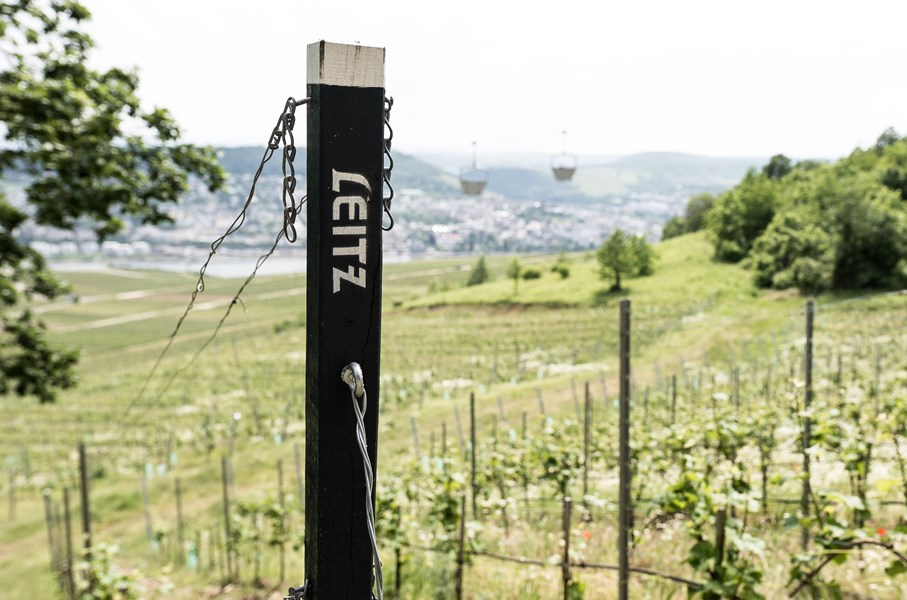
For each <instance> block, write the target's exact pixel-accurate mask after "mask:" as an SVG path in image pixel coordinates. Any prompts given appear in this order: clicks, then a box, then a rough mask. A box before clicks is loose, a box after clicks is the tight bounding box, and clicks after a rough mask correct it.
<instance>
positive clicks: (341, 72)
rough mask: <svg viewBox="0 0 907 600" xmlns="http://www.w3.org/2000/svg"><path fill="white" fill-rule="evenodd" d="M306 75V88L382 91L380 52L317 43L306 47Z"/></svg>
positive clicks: (350, 46)
mask: <svg viewBox="0 0 907 600" xmlns="http://www.w3.org/2000/svg"><path fill="white" fill-rule="evenodd" d="M306 71H307V73H306V82H307V83H310V84H321V85H338V86H343V87H359V88H383V87H384V48H373V47H371V46H352V45H349V44H334V43H332V42H326V41H324V40H321V41H319V42H315V43H314V44H309V46H308V56H307V67H306Z"/></svg>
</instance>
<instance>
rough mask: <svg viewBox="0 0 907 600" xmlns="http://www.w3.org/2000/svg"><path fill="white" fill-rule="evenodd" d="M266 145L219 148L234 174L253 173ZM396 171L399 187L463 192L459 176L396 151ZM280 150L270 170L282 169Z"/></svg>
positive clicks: (301, 168)
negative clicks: (262, 146) (263, 146)
mask: <svg viewBox="0 0 907 600" xmlns="http://www.w3.org/2000/svg"><path fill="white" fill-rule="evenodd" d="M263 153H264V149H263V148H261V147H259V146H240V147H236V148H219V149H218V158H219V159H220V164H221V166H222V167H223V168H224V170H225V171H227V172H228V173H231V174H248V175H252V174H253V173H255V170H256V169H257V168H258V164H259V162H261V158H262V155H263ZM393 157H394V171H393V174H392V176H391V181H392V183H393V184H394V187H395V188H396V189H398V190H399V189H403V188H419V189H421V190H422V191H424V192H426V193H428V194H431V195H439V196H451V195H456V194H458V193H459V190H460V186H459V183H458V182H457V178H456V177H455V176H454V175H452V174H450V173H448V172H446V171H444V170H443V169H441V168H439V167H436V166H435V165H431V164H428V163H427V162H424V161H421V160H419V159H418V158H415V157H413V156H410V155H408V154H403V153H402V152H394V153H393ZM280 162H281V154H280V151H277V152H275V153H274V155H273V156H272V157H271V160H270V161H269V162H268V164H267V167H266V168H267V173H276V172H279V169H280ZM294 166H295V168H296V175H297V176H298V177H304V176H305V172H306V161H305V148H300V149H299V151H298V153H297V160H296V162H295V164H294Z"/></svg>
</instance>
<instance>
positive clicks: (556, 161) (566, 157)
mask: <svg viewBox="0 0 907 600" xmlns="http://www.w3.org/2000/svg"><path fill="white" fill-rule="evenodd" d="M561 133H562V134H563V136H564V138H565V141H564V150H563V151H562V152H561V153H560V154H556V155H554V156H552V157H551V171H552V172H553V173H554V178H555V179H556V180H557V181H570V180H571V179H573V174H574V173H576V155H575V154H567V143H566V137H567V132H566V131H563V132H561Z"/></svg>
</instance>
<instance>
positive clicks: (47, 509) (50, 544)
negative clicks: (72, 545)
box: [43, 490, 63, 585]
mask: <svg viewBox="0 0 907 600" xmlns="http://www.w3.org/2000/svg"><path fill="white" fill-rule="evenodd" d="M43 495H44V522H45V523H46V524H47V548H48V550H49V552H50V570H51V571H53V573H54V575H56V577H57V582H58V583H60V584H61V585H63V577H62V572H61V569H60V551H59V549H58V548H57V543H56V540H55V539H54V517H53V513H52V510H51V501H50V490H44V494H43Z"/></svg>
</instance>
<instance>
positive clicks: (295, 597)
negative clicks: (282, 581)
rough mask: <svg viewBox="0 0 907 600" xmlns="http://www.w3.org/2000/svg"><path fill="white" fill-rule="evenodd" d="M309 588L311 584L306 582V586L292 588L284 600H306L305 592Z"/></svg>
mask: <svg viewBox="0 0 907 600" xmlns="http://www.w3.org/2000/svg"><path fill="white" fill-rule="evenodd" d="M308 587H309V582H308V581H306V582H305V583H304V584H302V585H301V586H299V587H298V588H294V587H291V588H290V589H289V590H288V591H287V595H286V596H284V598H283V600H305V591H306V588H308Z"/></svg>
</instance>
